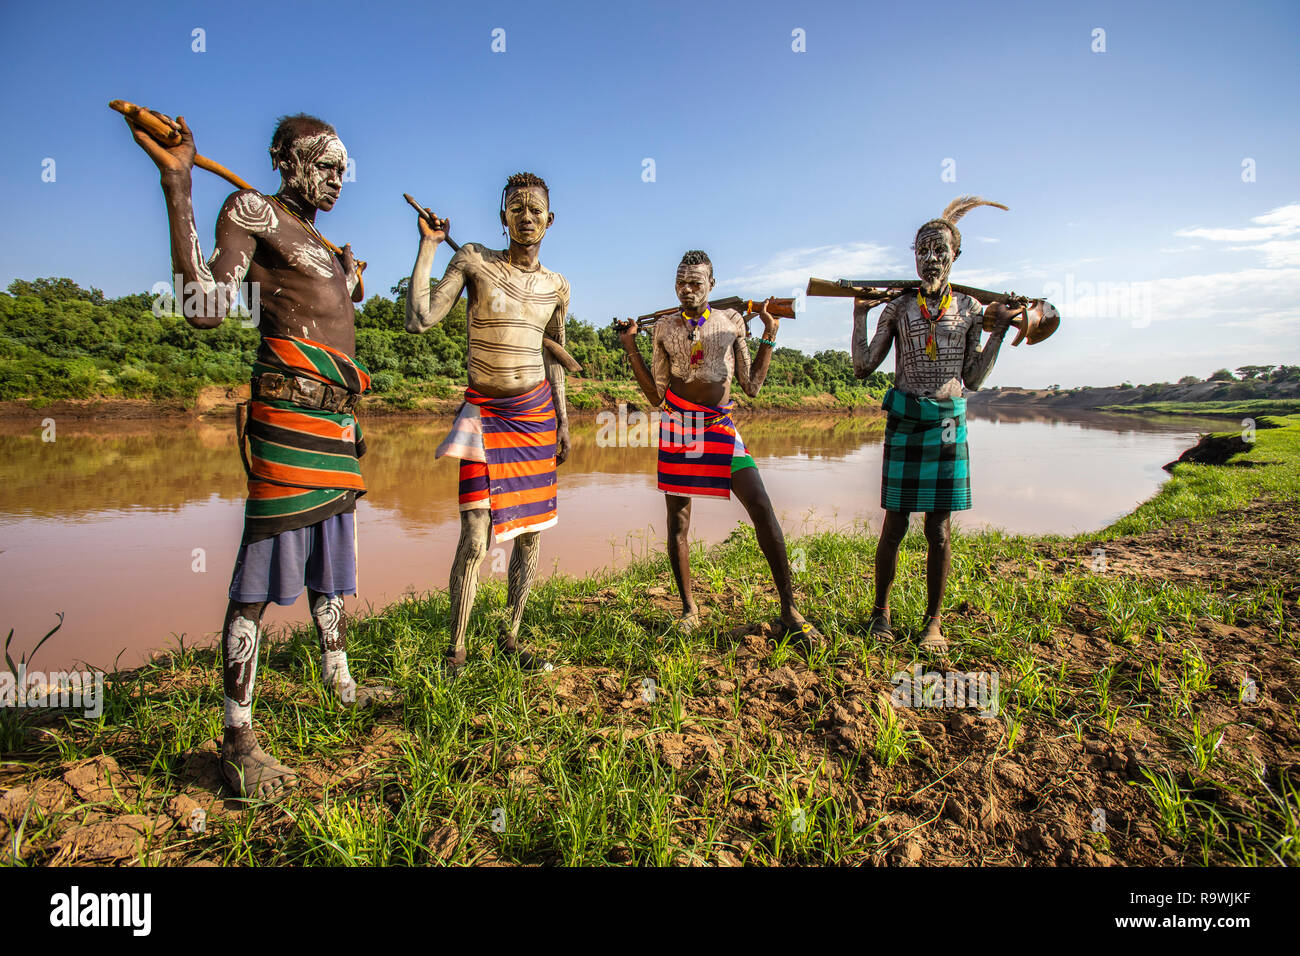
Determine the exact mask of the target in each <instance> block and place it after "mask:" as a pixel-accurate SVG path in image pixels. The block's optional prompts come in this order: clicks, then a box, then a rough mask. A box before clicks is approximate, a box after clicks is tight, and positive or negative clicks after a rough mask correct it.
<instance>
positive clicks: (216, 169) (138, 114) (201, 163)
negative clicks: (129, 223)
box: [108, 100, 366, 302]
mask: <svg viewBox="0 0 1300 956" xmlns="http://www.w3.org/2000/svg"><path fill="white" fill-rule="evenodd" d="M108 106H109V109H113V110H117V111H118V112H119V113H121V114H122V115H123V116H125V117H126V120H127V122H128V123H130V124H131V125H132V126H133V127H135V128H136V129H138V130H140V131H142V132H144V133H148V134H149V135H150V136H151V137H153V139H154V140H155V141H156V142H157V143H159V144H160V145H162V146H166V147H169V148H170V147H172V146H179V145H180V144H181V131H180V129H179V127H177V126H176V125H175V124H174V123H172V121H171V120H168V119H166V118H165V117H164V116H163V114H161V113H159V112H157V111H156V110H151V109H146V108H145V107H143V106H136V105H135V104H134V103H128V102H127V101H126V100H109V101H108ZM194 165H195V166H197V167H199V169H206V170H207V171H208V172H210V173H215V174H216V175H218V176H220V177H221V178H222V179H224V180H225V181H226V182H228V183H230V185H232V186H234V187H235V188H236V189H252V188H253V187H252V186H250V185H249V184H248V183H246V182H244V181H243V180H242V179H240V178H239V177H238V176H236V175H235V174H234V173H232V172H231V171H230V170H228V169H226V167H225V166H222V165H221V164H220V163H218V162H216V161H214V160H211V159H208V157H206V156H203V155H200V154H199V153H195V154H194ZM316 235H318V236H320V241H321V242H323V243H325V248H327V249H329V251H330V252H332V253H334V255H336V256H342V255H343V250H342V249H340V248H339V247H338V246H336V245H334V243H332V242H330V241H329V240H328V239H326V238H325V237H324V236H321V235H320V233H319V232H318V233H316ZM356 267H357V290H356V294H355V295H354V296H353V298H352V301H353V302H360V301H361V300H362V299H364V298H365V296H366V286H365V283H364V282H363V281H362V280H361V273H362V272H364V271H365V268H366V262H365V260H364V259H357V260H356Z"/></svg>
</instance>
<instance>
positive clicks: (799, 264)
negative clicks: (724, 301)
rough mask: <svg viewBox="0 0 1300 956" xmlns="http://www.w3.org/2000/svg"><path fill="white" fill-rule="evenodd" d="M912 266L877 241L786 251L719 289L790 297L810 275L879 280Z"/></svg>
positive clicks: (800, 288) (729, 280)
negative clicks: (790, 291) (739, 289)
mask: <svg viewBox="0 0 1300 956" xmlns="http://www.w3.org/2000/svg"><path fill="white" fill-rule="evenodd" d="M911 266H912V263H911V261H910V260H909V261H906V262H904V261H903V260H900V259H897V258H895V256H894V254H893V253H892V252H890V250H889V247H888V246H883V245H880V244H879V243H875V242H848V243H841V244H839V245H831V246H814V247H812V248H807V249H786V250H784V251H782V252H778V253H777V254H776V255H774V256H772V257H771V258H770V259H768V260H767V261H766V262H764V263H761V264H759V265H755V266H751V267H750V268H749V269H747V270H745V271H744V272H742V273H741V274H740V275H738V276H736V277H735V278H728V279H724V280H722V281H720V282H719V283H718V288H719V289H736V288H743V289H744V290H745V292H746V293H747V294H749V295H763V294H766V293H772V294H781V295H788V294H789V290H791V289H796V288H797V289H799V290H802V289H803V288H804V287H805V286H806V285H807V284H808V278H809V277H810V276H816V277H818V278H821V279H856V278H876V277H877V276H885V275H891V274H893V273H897V272H899V271H900V270H902V269H904V268H909V269H910V268H911Z"/></svg>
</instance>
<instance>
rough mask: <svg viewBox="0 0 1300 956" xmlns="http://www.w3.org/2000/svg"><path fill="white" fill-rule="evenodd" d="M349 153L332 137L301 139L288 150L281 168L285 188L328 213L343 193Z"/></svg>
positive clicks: (322, 134) (329, 135) (305, 137)
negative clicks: (344, 173) (344, 174)
mask: <svg viewBox="0 0 1300 956" xmlns="http://www.w3.org/2000/svg"><path fill="white" fill-rule="evenodd" d="M347 168H348V151H347V149H346V148H344V146H343V143H342V141H340V140H339V138H338V137H337V136H335V135H334V134H333V133H317V134H316V135H315V136H302V137H299V138H298V139H296V140H294V141H293V145H292V146H290V147H289V158H288V159H287V160H286V161H285V162H284V163H283V164H282V165H281V167H280V172H281V173H282V174H283V176H284V182H285V185H286V186H288V187H289V188H291V189H293V190H294V192H296V193H298V194H299V195H300V196H302V197H303V199H305V200H307V202H308V203H310V204H311V205H312V206H315V207H316V208H317V209H323V210H326V211H328V210H330V209H332V208H333V207H334V203H335V202H337V201H338V198H339V193H340V192H342V191H343V172H344V170H346V169H347Z"/></svg>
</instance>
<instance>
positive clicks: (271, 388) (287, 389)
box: [252, 372, 361, 414]
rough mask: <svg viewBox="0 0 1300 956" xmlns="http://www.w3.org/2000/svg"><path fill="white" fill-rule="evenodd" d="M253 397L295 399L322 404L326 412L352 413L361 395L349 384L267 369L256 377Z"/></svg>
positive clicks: (311, 405) (307, 404) (310, 405)
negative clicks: (350, 390) (340, 384)
mask: <svg viewBox="0 0 1300 956" xmlns="http://www.w3.org/2000/svg"><path fill="white" fill-rule="evenodd" d="M252 385H253V400H254V401H259V402H265V401H281V402H293V403H294V404H295V405H301V406H302V407H304V408H319V409H320V410H321V411H325V412H340V413H343V414H350V413H351V412H352V410H353V409H354V408H356V406H357V402H358V400H359V399H360V398H361V396H360V395H358V394H356V393H355V392H349V391H348V390H347V389H346V388H341V387H339V386H338V385H331V384H330V383H329V382H318V381H316V380H315V379H312V378H304V377H303V376H301V375H282V374H281V373H279V372H263V373H262V374H261V375H259V376H256V377H255V378H254V379H253V383H252Z"/></svg>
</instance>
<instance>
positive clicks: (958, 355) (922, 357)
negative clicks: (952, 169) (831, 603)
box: [852, 196, 1015, 655]
mask: <svg viewBox="0 0 1300 956" xmlns="http://www.w3.org/2000/svg"><path fill="white" fill-rule="evenodd" d="M976 206H996V207H997V208H998V209H1006V208H1007V207H1006V206H1004V205H1002V204H1001V203H996V202H990V201H988V200H986V199H981V198H980V197H978V196H960V197H958V198H957V199H954V200H953V201H952V202H950V203H949V204H948V206H947V208H945V209H944V211H943V213H942V215H940V216H939V218H938V219H931V220H930V221H929V222H927V223H925V224H924V225H923V226H921V228H920V229H918V230H917V231H916V241H915V242H914V243H913V246H912V248H913V250H914V251H915V253H916V274H917V275H918V276H919V277H920V279H921V285H920V288H918V289H916V290H915V291H909V292H907V293H905V294H903V295H900V296H898V297H897V298H895V299H893V300H892V301H890V302H889V304H888V305H887V306H886V307H885V310H884V312H883V313H882V314H881V316H880V321H879V323H878V324H877V325H876V334H875V336H874V337H873V338H872V339H871V340H870V342H868V341H867V335H866V326H867V312H868V311H869V310H870V309H871V307H872V306H873V305H875V304H878V303H879V300H876V301H875V302H872V301H871V300H868V299H855V300H854V303H853V344H852V352H853V371H854V374H855V375H857V377H858V378H865V377H866V376H868V375H870V374H871V373H872V372H873V371H874V370H875V369H876V367H877V366H878V365H880V363H881V362H883V361H884V360H885V356H886V355H888V354H889V350H890V348H891V346H892V347H893V349H894V362H895V366H894V385H893V387H892V388H891V389H890V390H889V391H888V392H887V393H886V394H885V399H884V402H883V404H882V406H881V407H882V408H883V409H884V410H885V411H886V412H887V413H888V420H887V423H886V427H885V445H884V466H883V473H882V477H881V483H880V504H881V507H882V508H884V509H885V520H884V524H883V525H882V527H881V530H880V541H879V543H878V544H877V546H876V601H875V606H874V608H873V609H872V614H871V631H872V633H875V634H885V635H889V634H892V625H891V623H890V617H889V592H890V589H891V588H892V587H893V584H894V572H895V570H896V568H897V566H898V549H899V546H900V545H901V544H902V542H903V536H904V535H905V534H906V533H907V524H908V518H909V516H910V515H911V513H912V512H913V511H921V512H924V513H925V537H926V542H927V545H928V551H927V555H926V609H925V622H924V627H923V629H922V633H921V649H922V650H925V651H928V652H930V653H933V654H937V655H942V654H943V653H944V652H946V651H947V649H948V642H947V639H946V638H945V637H944V636H943V631H942V628H941V627H940V608H941V605H942V603H943V593H944V589H945V588H946V586H947V583H948V569H949V567H950V565H951V563H952V543H951V536H950V529H949V519H950V516H951V514H952V512H954V511H964V510H966V509H968V508H970V506H971V494H970V471H969V468H968V458H967V450H966V399H965V398H964V397H963V394H964V389H966V388H969V389H977V388H979V387H980V385H981V384H982V383H983V381H984V380H985V378H987V377H988V374H989V372H990V371H991V370H992V368H993V363H994V362H995V361H996V360H997V357H998V350H999V349H1000V348H1001V346H1002V339H1003V337H1004V336H1005V335H1006V332H1007V329H1008V328H1009V327H1010V325H1011V319H1012V317H1013V316H1014V315H1015V310H1014V309H1009V308H1007V307H1006V306H1003V305H997V304H994V305H991V306H989V308H988V310H987V312H988V318H990V319H991V320H992V331H991V332H990V333H989V337H988V339H987V340H986V341H985V342H984V344H983V346H981V345H980V332H981V330H982V328H983V324H984V318H985V308H984V306H983V305H981V304H980V303H979V302H977V301H976V300H975V299H972V298H971V297H970V296H968V295H965V294H964V293H961V292H954V291H953V290H952V289H950V288H949V286H948V274H949V272H951V271H952V264H953V262H954V261H956V259H957V257H958V256H959V255H961V233H960V232H959V231H958V229H957V220H958V219H960V218H961V217H962V216H964V215H965V214H966V213H968V212H969V211H970V210H972V209H974V208H975V207H976Z"/></svg>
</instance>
